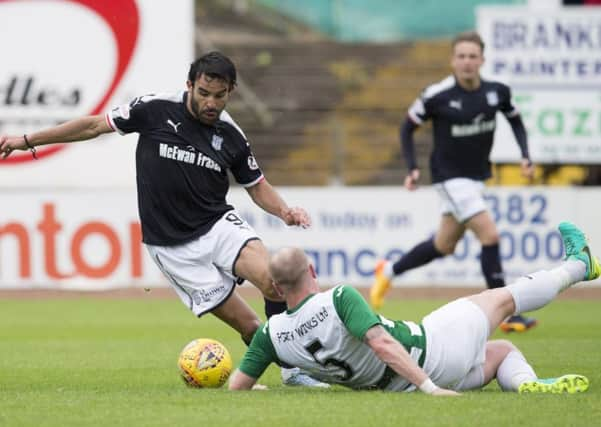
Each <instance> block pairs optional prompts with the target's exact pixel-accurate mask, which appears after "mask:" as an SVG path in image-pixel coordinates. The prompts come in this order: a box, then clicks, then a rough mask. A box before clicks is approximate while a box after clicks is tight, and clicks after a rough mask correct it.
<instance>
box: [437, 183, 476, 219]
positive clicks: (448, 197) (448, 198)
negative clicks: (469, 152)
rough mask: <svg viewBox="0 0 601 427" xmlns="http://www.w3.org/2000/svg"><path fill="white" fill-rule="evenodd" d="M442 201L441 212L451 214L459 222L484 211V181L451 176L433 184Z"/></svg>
mask: <svg viewBox="0 0 601 427" xmlns="http://www.w3.org/2000/svg"><path fill="white" fill-rule="evenodd" d="M434 188H436V191H438V194H439V196H440V199H441V201H442V203H441V208H442V214H443V215H446V214H451V215H453V217H455V219H456V220H457V221H459V222H465V221H467V220H468V219H470V218H471V217H473V216H474V215H476V214H479V213H480V212H484V211H485V210H486V209H487V207H486V201H485V200H484V183H483V182H482V181H476V180H473V179H469V178H453V179H448V180H446V181H444V182H439V183H437V184H434Z"/></svg>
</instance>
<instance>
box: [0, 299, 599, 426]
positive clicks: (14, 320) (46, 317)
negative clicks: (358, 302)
mask: <svg viewBox="0 0 601 427" xmlns="http://www.w3.org/2000/svg"><path fill="white" fill-rule="evenodd" d="M442 303H443V301H389V302H388V303H387V305H386V307H385V310H383V311H382V314H384V315H386V316H388V317H390V318H393V319H412V320H415V319H420V318H421V317H422V316H423V315H424V314H426V313H428V312H429V311H430V310H432V309H433V308H435V307H437V306H438V305H440V304H442ZM254 306H255V307H256V308H258V309H259V310H262V309H261V307H260V305H259V303H258V301H255V302H254ZM600 308H601V301H594V300H593V301H568V300H562V301H557V302H555V303H553V304H552V305H551V306H549V307H547V308H545V309H543V310H541V311H539V312H538V313H537V317H538V319H539V320H540V325H539V326H538V327H537V328H536V329H534V330H532V331H530V332H528V333H526V334H521V335H515V334H513V335H508V336H507V335H504V334H502V333H499V332H497V333H496V334H495V337H509V338H511V339H512V341H513V342H514V343H516V344H517V345H518V346H519V347H520V348H521V349H522V351H523V352H524V353H525V355H526V357H527V358H528V359H529V360H530V361H531V363H532V364H533V366H534V367H535V370H536V371H537V373H538V374H539V376H541V377H547V376H555V375H559V374H563V373H581V374H584V375H587V376H588V377H589V379H590V381H591V386H590V389H589V391H588V392H587V393H583V394H580V395H570V396H567V395H524V396H521V395H518V394H514V393H503V392H501V391H500V390H499V388H498V387H497V385H496V384H495V383H493V384H491V385H490V386H488V387H487V388H486V389H485V390H484V391H481V392H470V393H465V394H464V395H463V396H462V397H461V398H455V399H452V398H444V399H443V398H433V397H430V396H426V395H423V394H421V393H411V394H403V393H384V392H353V391H349V390H346V389H343V388H339V387H336V388H333V389H331V390H306V389H297V388H290V387H283V386H281V385H280V380H279V371H278V370H277V369H276V368H274V367H272V368H270V369H269V370H268V371H267V372H266V374H265V375H264V376H263V378H261V381H260V382H261V383H263V384H266V385H268V386H269V387H270V389H271V390H270V391H266V392H238V393H232V392H228V391H227V390H225V389H219V390H200V389H192V388H188V387H186V386H184V384H183V382H182V381H181V380H180V379H179V376H178V370H177V367H176V360H177V356H178V353H179V351H180V350H181V348H182V347H183V346H184V345H185V344H186V343H187V342H188V341H190V340H192V339H193V338H198V337H211V338H215V339H218V340H220V341H221V342H223V343H224V344H225V345H226V346H227V347H228V348H229V349H230V351H231V353H232V357H233V359H234V364H235V365H236V364H237V363H238V362H239V361H240V358H241V356H242V354H243V351H244V345H243V344H242V342H241V341H240V339H239V338H238V336H237V335H236V334H235V333H234V332H233V331H232V330H230V329H228V328H227V327H225V326H224V325H222V324H221V323H220V322H219V321H218V320H216V319H215V318H213V317H212V316H206V317H204V318H202V319H200V320H198V319H196V318H195V317H194V316H192V315H191V314H190V313H189V312H188V311H187V309H186V308H185V307H184V306H183V305H181V303H180V302H179V301H177V300H175V299H172V300H150V299H138V300H134V299H132V300H106V299H105V300H96V299H93V298H81V299H69V300H56V299H48V300H34V301H32V300H0V426H7V427H15V426H34V425H35V426H61V427H63V426H127V427H132V426H186V425H190V426H191V425H202V426H210V427H222V426H230V425H231V426H262V427H271V426H282V427H284V426H286V427H288V426H320V427H328V426H332V427H334V426H345V427H346V426H388V425H390V426H413V425H424V426H472V425H485V426H505V425H507V426H521V425H528V426H568V425H569V426H592V425H600V424H601V373H600V371H599V367H600V366H601V310H600Z"/></svg>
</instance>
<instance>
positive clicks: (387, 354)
mask: <svg viewBox="0 0 601 427" xmlns="http://www.w3.org/2000/svg"><path fill="white" fill-rule="evenodd" d="M365 340H366V342H367V345H369V346H370V347H371V349H372V350H373V351H374V353H376V356H378V358H380V360H382V361H383V362H384V363H386V364H387V365H388V366H390V367H391V368H392V369H393V370H394V371H395V372H396V373H397V374H399V375H400V376H401V377H403V378H405V379H407V380H408V381H410V382H411V383H413V384H415V385H416V386H417V387H418V388H419V389H420V390H421V391H422V392H424V393H426V394H431V395H432V396H459V393H457V392H455V391H453V390H446V389H442V388H440V387H437V386H436V385H435V384H434V383H433V382H432V381H431V380H430V378H429V377H428V375H427V374H426V373H425V372H424V370H423V369H422V368H420V367H419V366H418V365H417V363H415V361H414V360H413V359H412V358H411V356H410V355H409V353H407V350H405V348H404V347H403V346H402V345H401V344H400V343H399V342H398V341H397V340H395V339H394V338H393V337H392V336H391V335H390V334H389V333H388V332H386V330H385V329H384V328H383V327H382V326H380V325H376V326H373V327H372V328H370V329H369V330H368V331H367V333H366V334H365Z"/></svg>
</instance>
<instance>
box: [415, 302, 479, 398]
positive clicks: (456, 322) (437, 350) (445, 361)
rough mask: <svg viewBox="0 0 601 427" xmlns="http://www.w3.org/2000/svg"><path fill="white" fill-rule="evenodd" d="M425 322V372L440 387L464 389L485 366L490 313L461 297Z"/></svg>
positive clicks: (426, 318) (429, 316) (427, 317)
mask: <svg viewBox="0 0 601 427" xmlns="http://www.w3.org/2000/svg"><path fill="white" fill-rule="evenodd" d="M422 323H423V325H424V330H425V331H426V360H425V361H424V371H426V373H427V374H428V375H429V376H430V379H431V380H432V381H433V382H434V384H436V385H438V386H440V387H444V388H450V389H455V388H460V387H461V381H462V380H463V379H464V378H465V376H466V375H467V374H468V372H470V370H471V369H472V368H475V367H477V366H479V365H482V364H483V363H484V360H485V357H486V342H487V340H488V335H489V332H490V331H489V329H490V327H489V325H488V318H487V317H486V314H484V311H482V309H481V308H480V307H478V306H477V305H476V304H474V303H473V302H472V301H470V300H469V299H467V298H460V299H458V300H455V301H452V302H450V303H448V304H445V305H443V306H442V307H440V308H439V309H437V310H434V311H433V312H432V313H430V314H428V315H427V316H426V317H424V320H423V321H422Z"/></svg>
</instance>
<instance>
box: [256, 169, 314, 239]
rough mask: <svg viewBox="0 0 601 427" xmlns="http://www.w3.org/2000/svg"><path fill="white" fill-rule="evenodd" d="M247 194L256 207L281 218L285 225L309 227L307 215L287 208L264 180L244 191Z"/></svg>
mask: <svg viewBox="0 0 601 427" xmlns="http://www.w3.org/2000/svg"><path fill="white" fill-rule="evenodd" d="M246 191H248V194H249V195H250V197H251V198H252V199H253V202H255V203H256V204H257V205H258V206H260V207H261V208H262V209H263V210H264V211H266V212H269V213H270V214H272V215H275V216H277V217H278V218H281V219H282V220H283V221H284V222H285V223H286V225H298V226H301V227H310V226H311V218H310V217H309V214H308V213H307V212H306V211H305V210H304V209H303V208H299V207H289V206H288V205H287V204H286V202H285V201H284V199H282V197H281V196H280V195H279V194H278V192H277V191H276V190H275V188H273V187H272V186H271V184H270V183H269V182H267V180H266V179H263V180H261V181H259V183H258V184H256V185H253V186H252V187H248V188H247V189H246Z"/></svg>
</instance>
